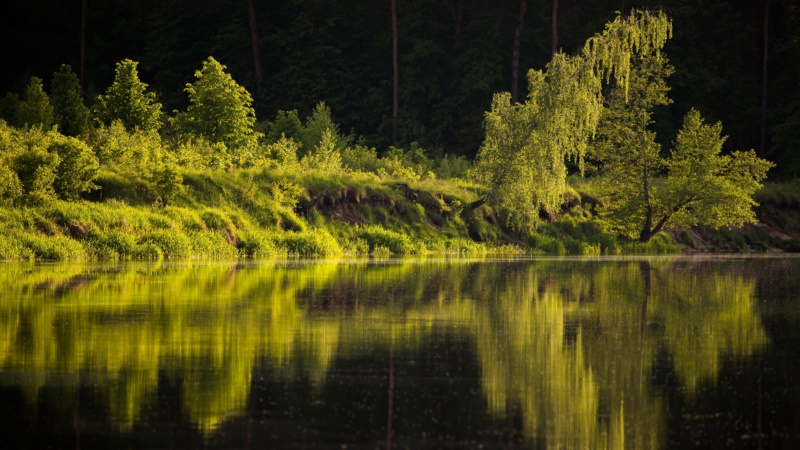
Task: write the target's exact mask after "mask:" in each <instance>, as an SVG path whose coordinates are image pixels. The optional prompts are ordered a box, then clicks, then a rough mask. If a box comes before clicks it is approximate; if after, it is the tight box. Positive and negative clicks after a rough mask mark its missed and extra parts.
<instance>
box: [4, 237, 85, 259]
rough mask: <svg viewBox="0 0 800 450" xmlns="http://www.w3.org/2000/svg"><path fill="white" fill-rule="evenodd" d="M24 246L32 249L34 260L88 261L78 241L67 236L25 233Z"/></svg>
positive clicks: (22, 241)
mask: <svg viewBox="0 0 800 450" xmlns="http://www.w3.org/2000/svg"><path fill="white" fill-rule="evenodd" d="M20 242H21V243H22V245H24V246H25V247H27V248H28V249H30V251H31V252H32V253H33V256H34V258H36V259H43V260H52V261H74V260H81V259H86V256H87V255H86V251H85V249H84V248H83V246H82V245H81V244H80V243H79V242H78V241H76V240H74V239H70V238H68V237H66V236H62V235H55V236H44V235H41V234H37V233H31V232H25V233H22V234H21V235H20Z"/></svg>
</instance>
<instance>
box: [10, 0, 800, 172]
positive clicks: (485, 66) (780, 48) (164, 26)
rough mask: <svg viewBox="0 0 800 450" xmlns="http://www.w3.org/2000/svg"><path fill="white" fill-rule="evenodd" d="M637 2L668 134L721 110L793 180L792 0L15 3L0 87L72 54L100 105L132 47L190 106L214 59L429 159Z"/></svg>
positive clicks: (370, 140)
mask: <svg viewBox="0 0 800 450" xmlns="http://www.w3.org/2000/svg"><path fill="white" fill-rule="evenodd" d="M393 8H394V15H393ZM631 8H649V9H651V10H655V9H660V10H663V11H664V12H665V13H666V14H667V15H668V16H669V17H670V18H671V19H672V21H673V24H674V36H673V38H672V39H671V40H669V41H668V42H667V43H666V46H665V48H664V52H665V53H666V54H667V55H668V57H669V60H670V62H671V63H672V65H673V66H674V68H675V70H674V74H673V75H672V76H671V77H670V78H669V80H668V83H669V85H670V87H671V88H672V90H671V92H670V96H671V98H672V99H673V100H674V103H672V104H671V105H668V106H661V107H658V108H656V110H655V111H654V114H655V116H656V118H657V120H655V125H654V129H655V130H656V131H657V136H658V139H659V141H660V143H661V144H662V145H664V146H667V145H668V144H669V143H670V142H672V141H673V140H674V138H675V136H676V134H677V131H678V128H679V127H680V124H681V120H682V118H683V117H684V115H685V114H686V113H687V112H688V111H689V110H690V108H692V107H694V108H696V109H697V110H698V111H700V113H701V114H702V115H703V116H704V117H705V118H706V119H707V120H708V121H709V122H712V123H713V122H716V121H722V123H723V125H724V130H723V132H724V134H725V135H728V136H729V139H728V140H727V141H726V143H725V149H727V150H728V151H730V150H734V149H742V150H746V149H750V148H752V149H756V150H757V151H758V154H759V156H762V157H766V158H768V159H770V160H772V161H774V162H776V163H777V167H776V168H775V169H774V170H773V171H771V173H770V178H772V179H776V178H788V177H795V176H796V175H797V174H798V171H800V156H798V152H797V151H796V149H797V148H798V146H800V85H798V83H797V80H798V79H800V41H799V40H800V6H798V5H797V4H795V3H794V2H791V1H787V0H783V1H781V0H746V1H745V0H738V1H730V0H729V1H724V0H708V1H703V2H696V1H687V0H662V1H660V2H651V1H645V2H641V1H628V2H626V1H624V0H616V1H613V2H612V1H602V0H581V1H577V0H561V1H559V0H553V1H542V0H539V1H533V0H521V1H516V0H514V1H512V0H502V1H495V2H485V1H479V0H396V1H389V0H386V1H376V0H354V1H348V2H343V1H331V0H306V1H301V0H294V1H287V2H262V1H259V0H248V1H244V0H214V1H211V0H200V1H192V2H189V1H186V0H159V1H155V0H139V1H135V2H130V1H121V0H107V1H102V2H98V1H95V0H83V1H82V2H79V1H77V0H73V1H70V2H63V1H53V0H40V1H29V0H25V1H22V0H11V1H9V2H6V3H5V6H4V7H3V9H4V14H3V15H2V18H0V22H2V23H0V35H1V36H2V38H3V40H4V42H7V43H13V45H11V44H9V45H7V46H6V50H5V51H4V57H3V60H4V70H3V71H2V73H0V93H5V92H17V93H21V92H23V90H24V89H25V86H26V85H27V84H28V82H29V80H30V77H31V76H37V77H39V78H42V79H45V80H47V79H49V78H50V76H51V74H53V73H54V72H55V71H56V70H58V68H59V67H60V66H61V65H62V64H68V65H70V66H71V67H72V68H73V71H74V72H75V73H77V74H79V75H80V78H81V83H82V85H83V88H84V94H85V97H86V102H87V104H89V105H91V104H92V103H93V102H94V101H95V99H96V98H97V95H99V94H101V93H102V92H103V91H104V90H105V89H106V87H107V86H108V85H110V84H111V82H112V80H113V78H114V67H115V66H114V65H115V63H116V62H118V61H120V60H123V59H126V58H127V59H131V60H134V61H138V62H139V71H140V76H141V79H142V80H143V81H144V82H146V83H148V84H149V85H150V89H151V90H152V91H154V92H156V93H157V96H158V100H159V101H160V102H161V103H162V104H163V105H164V110H165V111H166V112H169V111H173V110H182V109H184V108H185V107H186V105H187V97H186V96H185V94H184V92H183V89H184V86H185V85H186V83H187V82H190V81H192V74H193V73H194V71H195V70H196V68H197V67H198V66H199V65H200V63H201V62H202V61H203V60H205V59H206V58H207V57H208V56H209V55H211V56H213V57H214V58H216V59H217V60H218V61H220V62H221V63H222V64H224V65H226V66H227V67H228V69H229V70H230V73H231V74H232V75H233V77H234V78H235V79H236V80H237V82H238V83H240V84H241V85H242V86H244V87H245V88H246V89H247V90H248V91H249V92H250V93H251V94H252V96H253V100H254V103H253V105H254V108H255V111H256V115H257V118H258V120H259V122H261V124H262V125H261V126H262V129H266V126H265V125H266V123H267V121H274V120H275V118H276V115H277V114H278V112H279V111H291V110H297V111H298V115H299V117H300V118H304V117H307V116H308V115H309V114H310V113H311V111H312V109H313V108H314V107H315V105H317V104H318V103H319V102H320V101H324V102H325V103H326V104H327V105H328V106H329V107H330V109H331V114H332V118H333V121H334V122H335V123H338V124H339V125H340V129H341V131H342V132H343V133H345V134H347V133H350V134H352V135H353V136H356V137H359V138H361V139H363V141H362V142H363V143H365V144H367V145H369V146H375V147H376V148H378V149H379V151H382V150H384V149H387V148H388V146H389V145H392V144H394V145H395V146H398V147H404V148H408V146H409V145H410V144H411V142H417V143H418V144H419V145H420V146H421V147H422V148H425V149H426V150H427V151H428V153H429V155H431V156H434V157H435V156H441V155H442V154H444V153H449V154H455V155H464V156H467V157H474V156H475V155H476V153H477V152H478V149H479V147H480V145H481V142H482V140H483V131H484V130H483V121H484V114H485V112H486V111H488V110H489V109H490V105H491V101H492V94H493V93H495V92H499V91H511V92H512V93H514V94H515V95H518V96H519V97H520V98H524V96H525V94H526V91H527V89H528V86H527V83H526V82H525V79H526V77H525V74H526V72H527V71H528V70H529V69H542V68H544V67H545V65H546V64H547V63H548V62H549V61H550V59H551V58H552V55H553V54H554V51H555V50H562V51H563V52H565V53H567V54H572V53H575V52H577V51H578V50H579V49H580V48H581V46H582V45H583V43H584V41H585V40H586V39H587V38H588V37H590V36H591V35H593V34H594V33H596V32H597V31H599V30H602V28H603V24H605V23H607V22H609V21H610V20H612V19H613V18H614V17H615V14H616V11H622V12H625V11H629V10H630V9H631ZM393 17H394V19H395V20H394V21H393ZM393 26H394V27H395V30H396V34H395V36H396V50H397V53H396V69H397V95H396V101H395V96H394V94H395V93H394V81H395V75H394V74H395V72H394V68H395V67H393ZM517 92H518V93H517Z"/></svg>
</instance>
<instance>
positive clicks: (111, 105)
mask: <svg viewBox="0 0 800 450" xmlns="http://www.w3.org/2000/svg"><path fill="white" fill-rule="evenodd" d="M138 65H139V63H138V62H136V61H131V60H130V59H124V60H122V61H120V62H118V63H117V68H116V76H115V77H114V83H112V84H111V86H110V87H109V88H108V90H107V91H106V93H105V95H100V96H98V98H97V106H96V110H95V115H96V117H97V118H98V119H99V120H100V121H101V122H103V123H105V124H110V123H111V122H112V121H114V120H120V121H121V122H122V124H123V125H125V128H126V129H127V130H128V131H133V130H134V129H135V128H139V129H140V130H143V131H158V129H159V128H161V103H159V102H158V101H156V94H155V93H153V92H146V90H147V84H145V83H142V82H141V81H140V80H139V72H138V70H137V69H136V67H137V66H138Z"/></svg>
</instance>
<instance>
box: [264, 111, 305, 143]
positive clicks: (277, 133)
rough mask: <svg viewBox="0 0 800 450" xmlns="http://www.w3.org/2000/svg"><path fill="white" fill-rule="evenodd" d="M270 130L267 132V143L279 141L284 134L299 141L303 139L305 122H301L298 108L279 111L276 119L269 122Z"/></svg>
mask: <svg viewBox="0 0 800 450" xmlns="http://www.w3.org/2000/svg"><path fill="white" fill-rule="evenodd" d="M268 129H269V131H268V132H267V136H266V141H267V143H270V144H272V143H274V142H278V141H279V140H280V139H281V138H282V137H283V136H285V137H287V138H290V139H294V140H296V141H297V142H300V141H302V133H303V124H302V123H300V118H299V117H298V116H297V110H296V109H293V110H291V111H278V114H277V115H276V117H275V121H274V122H272V123H271V124H269V127H268Z"/></svg>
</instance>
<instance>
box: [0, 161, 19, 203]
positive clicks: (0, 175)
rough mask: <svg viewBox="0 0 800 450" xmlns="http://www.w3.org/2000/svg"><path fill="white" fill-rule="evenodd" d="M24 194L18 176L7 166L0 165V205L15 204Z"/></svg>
mask: <svg viewBox="0 0 800 450" xmlns="http://www.w3.org/2000/svg"><path fill="white" fill-rule="evenodd" d="M22 194H23V188H22V182H21V181H20V180H19V177H18V176H17V174H16V173H14V171H13V170H11V169H9V168H8V166H6V165H5V164H0V205H2V204H9V203H13V202H15V201H16V200H18V199H19V198H20V197H22Z"/></svg>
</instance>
